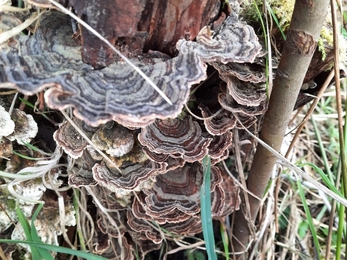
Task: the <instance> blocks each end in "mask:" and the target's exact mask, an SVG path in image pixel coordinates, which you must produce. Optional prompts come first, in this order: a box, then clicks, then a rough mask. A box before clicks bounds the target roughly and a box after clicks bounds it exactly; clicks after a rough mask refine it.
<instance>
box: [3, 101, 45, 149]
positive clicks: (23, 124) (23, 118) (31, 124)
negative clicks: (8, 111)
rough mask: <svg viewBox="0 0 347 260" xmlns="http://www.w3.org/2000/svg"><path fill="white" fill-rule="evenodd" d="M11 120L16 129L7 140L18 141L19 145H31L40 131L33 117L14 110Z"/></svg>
mask: <svg viewBox="0 0 347 260" xmlns="http://www.w3.org/2000/svg"><path fill="white" fill-rule="evenodd" d="M11 118H12V120H13V122H14V124H15V127H14V132H13V133H12V134H10V135H8V136H7V138H8V139H9V140H11V141H14V140H16V141H17V143H18V144H26V143H30V141H31V139H33V138H34V137H35V136H36V134H37V132H38V131H39V128H38V126H37V123H36V122H35V120H34V118H33V116H32V115H30V114H26V113H25V112H24V111H21V110H19V109H17V108H16V109H14V110H13V112H12V115H11Z"/></svg>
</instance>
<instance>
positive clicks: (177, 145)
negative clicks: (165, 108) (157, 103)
mask: <svg viewBox="0 0 347 260" xmlns="http://www.w3.org/2000/svg"><path fill="white" fill-rule="evenodd" d="M201 134H202V130H201V128H200V126H199V124H198V123H197V122H195V121H193V120H192V117H191V116H187V117H186V118H184V119H179V118H175V119H166V120H156V121H155V122H154V123H153V124H151V125H149V126H147V127H145V128H142V129H141V133H140V134H139V136H138V139H139V141H140V143H141V144H142V145H143V146H146V147H147V148H148V149H149V150H150V151H151V152H154V153H158V154H161V153H162V154H169V155H171V156H172V157H181V158H183V159H184V160H185V161H187V162H196V161H201V160H202V159H203V158H204V157H205V155H206V154H207V153H208V149H207V147H208V145H209V144H210V142H211V139H209V138H204V137H203V136H202V135H201Z"/></svg>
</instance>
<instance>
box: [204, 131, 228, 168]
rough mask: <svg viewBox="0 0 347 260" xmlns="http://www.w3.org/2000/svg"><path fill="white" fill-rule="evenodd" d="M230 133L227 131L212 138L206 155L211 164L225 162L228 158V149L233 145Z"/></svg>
mask: <svg viewBox="0 0 347 260" xmlns="http://www.w3.org/2000/svg"><path fill="white" fill-rule="evenodd" d="M232 136H233V134H232V132H230V131H227V132H225V133H224V134H222V135H215V136H213V140H212V142H211V143H210V145H209V147H208V154H209V156H210V157H211V162H212V164H213V165H214V164H216V163H218V162H221V161H223V160H225V159H226V158H227V157H228V156H229V148H230V147H231V145H232V144H233V142H232V141H233V139H232Z"/></svg>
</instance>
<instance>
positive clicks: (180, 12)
mask: <svg viewBox="0 0 347 260" xmlns="http://www.w3.org/2000/svg"><path fill="white" fill-rule="evenodd" d="M70 5H71V6H72V7H73V8H74V10H75V12H76V14H77V15H78V16H79V17H81V18H82V20H84V21H85V22H86V23H88V24H89V25H91V26H92V27H93V28H94V29H95V30H96V31H98V32H99V33H100V34H101V35H103V36H104V37H105V38H106V39H107V40H109V41H110V42H111V43H112V44H116V42H117V41H122V42H123V44H124V43H125V44H126V45H127V48H128V50H129V53H132V54H135V55H136V53H142V52H147V51H148V50H155V51H160V52H163V53H166V54H168V55H170V56H173V55H174V54H175V52H176V48H175V44H176V42H177V41H178V40H179V39H181V38H185V39H186V40H193V39H194V38H195V37H196V35H197V34H198V32H199V31H200V29H201V28H202V27H203V26H205V25H208V24H209V23H211V22H213V21H214V20H216V19H217V18H218V14H219V11H220V7H221V2H220V0H182V1H176V0H166V1H162V0H134V1H128V0H98V1H77V0H70ZM81 36H82V44H83V50H82V56H83V60H84V62H86V63H89V64H91V65H92V66H93V67H94V68H97V69H99V68H102V67H105V66H107V65H108V64H109V63H110V62H111V58H112V57H113V53H114V52H113V51H112V50H111V49H110V48H109V47H107V46H106V44H104V43H103V42H102V41H101V40H100V39H99V38H97V37H96V36H94V35H93V34H92V33H90V32H89V31H88V30H87V29H85V28H81Z"/></svg>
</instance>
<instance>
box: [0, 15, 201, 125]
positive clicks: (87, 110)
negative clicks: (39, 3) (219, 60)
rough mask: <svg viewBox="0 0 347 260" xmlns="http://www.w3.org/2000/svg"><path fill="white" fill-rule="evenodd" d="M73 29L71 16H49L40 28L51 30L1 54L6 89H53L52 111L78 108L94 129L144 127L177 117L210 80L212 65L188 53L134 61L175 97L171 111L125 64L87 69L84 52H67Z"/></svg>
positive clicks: (49, 94)
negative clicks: (112, 124) (194, 89)
mask: <svg viewBox="0 0 347 260" xmlns="http://www.w3.org/2000/svg"><path fill="white" fill-rule="evenodd" d="M69 23H70V19H69V17H68V16H66V15H63V14H61V13H59V12H57V11H50V12H47V13H46V14H44V15H42V19H41V22H40V24H49V27H48V28H49V30H47V29H46V28H45V27H42V26H40V27H39V28H38V29H37V31H36V32H35V34H34V37H30V38H28V37H27V36H25V37H24V36H23V37H20V38H19V43H18V45H17V46H16V48H12V49H11V50H10V51H9V52H1V54H0V65H1V66H0V74H1V75H3V76H2V79H1V83H0V87H11V88H16V89H17V90H18V91H20V92H23V93H25V94H34V93H37V92H39V91H41V90H43V89H45V88H49V89H48V90H47V91H46V93H45V99H46V102H47V104H48V106H50V107H51V108H55V109H64V108H67V107H74V108H75V110H74V113H75V115H76V116H77V117H78V118H80V119H82V120H84V121H85V122H86V123H88V124H90V125H93V126H97V125H99V124H101V123H105V122H107V121H110V120H115V121H119V122H120V123H122V124H123V125H125V126H130V127H138V126H139V125H140V126H144V125H146V124H149V123H151V122H152V121H153V120H154V119H156V118H160V119H165V118H168V117H176V116H177V115H178V114H179V113H180V112H181V109H182V107H183V105H184V104H185V103H186V102H187V100H188V95H189V89H190V86H191V85H193V84H196V83H199V82H200V81H201V80H203V79H205V78H206V71H205V70H206V65H205V64H204V63H202V62H201V60H200V58H199V57H198V55H197V54H196V53H195V52H190V51H186V52H184V51H183V52H182V53H180V54H179V55H178V56H177V57H175V58H173V59H170V60H167V61H159V62H155V63H154V64H152V63H148V64H141V63H140V62H139V61H136V60H134V61H133V62H134V63H135V64H137V65H138V66H139V67H140V69H141V70H142V71H143V72H144V73H145V74H146V75H148V76H149V77H150V78H151V80H152V81H153V82H154V83H155V84H156V85H157V86H159V87H160V88H161V90H162V91H163V92H164V94H165V95H166V96H168V97H170V100H171V102H172V103H173V105H170V104H169V103H167V101H165V100H164V99H163V98H162V97H161V96H160V94H159V93H158V92H156V90H154V89H153V88H152V87H151V86H150V85H149V84H148V83H147V82H146V81H145V79H143V78H142V77H141V76H140V75H139V74H138V73H137V72H136V71H134V70H133V69H132V68H131V67H130V66H129V65H128V64H127V63H125V62H118V63H112V64H111V65H110V66H109V67H106V68H104V69H102V70H93V68H92V67H91V66H89V65H87V64H84V63H83V62H82V60H81V55H80V53H76V51H79V47H78V46H69V48H68V49H66V46H65V45H63V43H64V44H65V42H71V39H70V38H71V35H72V31H71V29H70V24H69ZM47 31H49V32H47ZM46 34H48V35H49V36H47V35H46ZM57 37H59V39H58V40H56V41H55V40H54V39H56V38H57ZM75 53H76V54H75ZM192 65H194V66H192ZM181 68H185V69H183V70H182V69H181ZM134 101H135V102H134Z"/></svg>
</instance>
